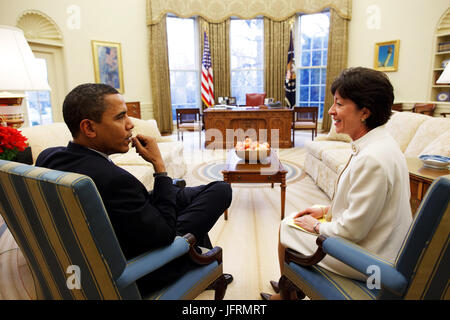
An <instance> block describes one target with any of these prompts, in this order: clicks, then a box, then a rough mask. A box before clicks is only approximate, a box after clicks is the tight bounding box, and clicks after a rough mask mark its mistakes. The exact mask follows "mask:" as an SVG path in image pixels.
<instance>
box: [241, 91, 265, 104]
mask: <svg viewBox="0 0 450 320" xmlns="http://www.w3.org/2000/svg"><path fill="white" fill-rule="evenodd" d="M265 98H266V93H265V92H264V93H247V94H246V95H245V105H246V106H261V105H263V104H264V99H265Z"/></svg>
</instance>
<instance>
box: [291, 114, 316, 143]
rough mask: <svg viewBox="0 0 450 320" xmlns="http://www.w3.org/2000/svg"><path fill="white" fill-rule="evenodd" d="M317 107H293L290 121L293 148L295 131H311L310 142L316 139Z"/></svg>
mask: <svg viewBox="0 0 450 320" xmlns="http://www.w3.org/2000/svg"><path fill="white" fill-rule="evenodd" d="M318 114H319V108H318V107H294V119H293V121H292V135H293V138H292V144H293V146H294V147H295V131H296V130H311V135H312V140H314V137H317V118H318Z"/></svg>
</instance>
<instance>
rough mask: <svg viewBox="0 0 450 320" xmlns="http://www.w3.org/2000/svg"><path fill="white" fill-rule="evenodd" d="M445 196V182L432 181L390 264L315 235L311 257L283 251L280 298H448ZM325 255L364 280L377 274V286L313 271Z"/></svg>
mask: <svg viewBox="0 0 450 320" xmlns="http://www.w3.org/2000/svg"><path fill="white" fill-rule="evenodd" d="M449 195H450V180H449V179H448V178H445V177H440V178H438V179H437V180H435V181H434V183H433V184H432V185H431V186H430V188H429V189H428V192H427V194H426V196H425V198H424V200H423V202H422V203H421V205H420V207H419V209H418V213H417V214H416V216H415V218H414V221H413V222H412V224H411V227H410V229H409V232H408V234H407V235H406V238H405V240H404V241H403V244H402V246H401V249H400V252H399V253H398V255H397V258H396V260H395V262H394V263H393V264H392V263H389V262H387V261H385V260H384V259H382V258H380V257H377V256H376V255H375V254H373V253H371V252H369V251H367V250H366V249H364V248H361V247H359V246H358V245H357V244H355V243H351V242H349V241H346V240H344V239H342V238H339V237H329V238H327V237H325V236H323V235H320V236H319V237H318V238H317V245H318V248H317V251H316V252H315V253H314V254H313V255H312V256H305V255H303V254H300V253H298V252H296V251H294V250H291V249H286V251H285V263H284V270H283V272H282V276H281V278H280V281H279V287H280V292H281V296H282V297H283V298H285V299H288V298H289V297H290V293H291V292H292V291H293V290H300V292H301V293H303V297H304V294H306V295H307V296H308V297H309V298H311V299H332V300H338V299H364V300H366V299H369V300H371V299H413V300H422V299H445V300H448V299H450V290H448V281H449V278H448V277H449V273H448V272H449V264H450V250H449V248H450V246H449V242H450V239H449V234H450V196H449ZM326 254H329V255H331V256H333V257H334V258H336V259H338V260H340V261H342V262H343V263H345V264H347V265H349V266H350V267H352V268H354V269H356V270H358V271H359V272H361V273H362V274H364V275H366V276H367V277H369V276H371V277H372V275H373V274H374V270H375V269H378V270H379V273H378V276H379V277H378V279H379V281H380V287H379V288H377V287H376V286H372V285H373V282H372V281H370V284H372V285H371V286H370V287H371V288H369V286H368V285H367V283H366V282H363V281H357V280H353V279H349V278H346V277H343V276H339V275H337V274H335V273H333V272H330V271H327V270H325V269H323V268H321V267H319V266H318V265H317V263H318V262H319V261H320V260H322V258H323V257H325V255H326ZM369 267H371V271H368V270H369V269H368V268H369ZM368 272H369V274H368ZM297 294H299V293H298V292H297ZM303 297H301V298H303Z"/></svg>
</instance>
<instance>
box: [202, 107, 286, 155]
mask: <svg viewBox="0 0 450 320" xmlns="http://www.w3.org/2000/svg"><path fill="white" fill-rule="evenodd" d="M203 119H204V123H205V146H206V147H208V146H209V147H210V148H211V147H214V148H224V149H230V148H233V147H234V145H235V144H236V141H237V140H244V138H245V137H250V138H252V140H258V141H267V142H269V143H270V145H271V146H273V147H275V148H276V145H275V141H272V133H273V134H276V133H275V132H272V130H275V129H276V130H278V135H279V141H278V147H279V148H290V147H291V146H292V142H291V127H292V119H293V113H292V110H291V109H262V108H258V107H256V108H243V107H237V108H234V109H226V110H217V109H214V108H208V109H206V110H204V111H203ZM227 133H228V138H227Z"/></svg>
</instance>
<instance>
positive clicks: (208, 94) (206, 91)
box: [202, 31, 214, 107]
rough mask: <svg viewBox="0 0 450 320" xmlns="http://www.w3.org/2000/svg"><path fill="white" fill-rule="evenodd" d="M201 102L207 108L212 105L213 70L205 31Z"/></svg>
mask: <svg viewBox="0 0 450 320" xmlns="http://www.w3.org/2000/svg"><path fill="white" fill-rule="evenodd" d="M202 100H203V102H204V103H205V105H206V106H207V107H211V106H213V105H214V85H213V70H212V67H211V53H210V52H209V42H208V36H207V35H206V31H205V32H204V43H203V59H202Z"/></svg>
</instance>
